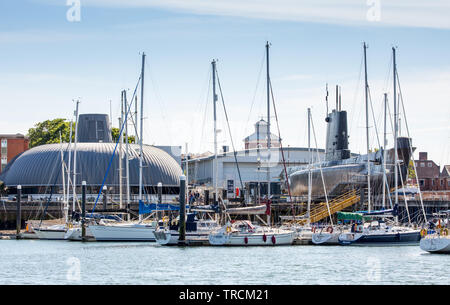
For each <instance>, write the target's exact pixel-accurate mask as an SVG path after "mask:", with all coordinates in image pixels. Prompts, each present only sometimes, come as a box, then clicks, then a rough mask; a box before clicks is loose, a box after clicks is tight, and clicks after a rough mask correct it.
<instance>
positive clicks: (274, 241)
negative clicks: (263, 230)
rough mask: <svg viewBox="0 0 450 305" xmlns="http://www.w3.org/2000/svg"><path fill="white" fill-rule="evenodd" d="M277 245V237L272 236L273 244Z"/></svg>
mask: <svg viewBox="0 0 450 305" xmlns="http://www.w3.org/2000/svg"><path fill="white" fill-rule="evenodd" d="M276 243H277V239H276V238H275V235H272V244H274V245H275V244H276Z"/></svg>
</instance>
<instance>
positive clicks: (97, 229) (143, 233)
mask: <svg viewBox="0 0 450 305" xmlns="http://www.w3.org/2000/svg"><path fill="white" fill-rule="evenodd" d="M88 229H89V230H90V233H91V234H92V236H93V237H94V238H95V240H96V241H155V235H154V232H155V229H156V221H152V222H149V223H145V222H122V223H117V222H114V223H111V222H109V221H105V220H101V221H100V222H99V224H93V225H89V226H88Z"/></svg>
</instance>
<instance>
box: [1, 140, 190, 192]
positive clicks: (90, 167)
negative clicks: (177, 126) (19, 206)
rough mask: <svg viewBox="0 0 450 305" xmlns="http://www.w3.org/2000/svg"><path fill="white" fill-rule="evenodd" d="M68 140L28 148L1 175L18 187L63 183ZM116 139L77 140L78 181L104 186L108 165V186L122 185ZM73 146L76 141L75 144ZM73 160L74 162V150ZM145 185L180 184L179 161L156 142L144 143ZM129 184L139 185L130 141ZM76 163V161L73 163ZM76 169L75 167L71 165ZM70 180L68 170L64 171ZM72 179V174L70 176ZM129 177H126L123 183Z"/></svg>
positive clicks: (135, 154)
mask: <svg viewBox="0 0 450 305" xmlns="http://www.w3.org/2000/svg"><path fill="white" fill-rule="evenodd" d="M68 146H69V144H67V143H63V144H47V145H42V146H37V147H34V148H32V149H30V150H28V151H25V152H24V153H22V154H21V155H19V156H17V157H16V158H15V159H14V160H12V161H11V162H10V163H9V164H8V165H7V167H6V168H5V170H4V171H3V172H2V174H1V176H0V180H2V181H4V183H5V185H6V186H10V187H15V186H17V185H22V186H24V187H47V186H57V187H61V186H62V181H63V179H62V164H61V157H62V156H61V154H62V155H63V159H64V162H65V164H68V160H69V149H68ZM115 146H116V144H115V143H77V148H76V149H77V160H76V161H77V162H76V163H77V168H76V173H77V178H76V179H77V181H76V182H77V185H81V181H83V180H84V181H86V183H87V185H88V186H101V185H102V182H103V179H104V177H105V174H106V171H107V169H108V166H109V165H110V163H111V165H110V169H109V171H108V174H107V176H106V180H105V185H106V186H108V187H109V186H118V185H119V156H118V152H119V151H118V150H119V147H118V146H117V150H116V152H115V154H114V157H113V158H112V160H111V157H112V156H113V153H114V148H115ZM72 148H73V144H72ZM122 150H123V154H122V156H123V159H122V162H123V163H122V168H123V177H125V176H126V172H125V145H123V146H122ZM71 154H72V157H71V159H72V164H73V151H72V152H71ZM143 154H144V158H143V185H144V186H156V185H157V184H158V183H159V182H161V183H162V184H163V186H165V187H166V186H169V187H170V186H173V187H177V186H179V177H180V175H181V174H182V170H181V167H180V165H179V164H178V162H177V161H176V160H175V159H174V158H172V157H171V156H170V155H169V154H168V153H167V152H165V151H163V150H162V149H159V148H156V147H154V146H149V145H144V146H143ZM129 160H130V161H129V171H130V186H132V187H136V186H139V145H137V144H130V145H129ZM72 167H73V165H72ZM72 171H73V169H72ZM71 176H72V174H71ZM65 179H66V184H67V173H66V171H65ZM71 179H72V178H71ZM125 183H126V180H125V178H124V180H123V184H124V185H125Z"/></svg>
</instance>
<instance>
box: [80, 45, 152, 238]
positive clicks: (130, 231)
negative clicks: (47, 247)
mask: <svg viewBox="0 0 450 305" xmlns="http://www.w3.org/2000/svg"><path fill="white" fill-rule="evenodd" d="M144 67H145V53H143V54H142V66H141V78H140V80H141V109H140V110H141V111H140V122H141V123H140V125H141V126H140V136H139V202H140V203H141V202H143V201H142V199H143V198H142V191H143V186H142V168H143V164H142V162H143V149H142V145H143V140H142V139H143V113H144V111H143V104H144V71H145V69H144ZM133 98H134V97H133ZM133 98H132V99H131V100H132V101H133ZM122 102H123V103H122V107H123V106H124V105H125V107H123V108H125V111H126V113H125V118H124V119H123V120H121V124H122V126H121V131H122V129H123V128H124V126H125V128H127V125H128V123H127V117H128V113H129V111H130V109H131V104H132V102H131V104H130V105H129V104H128V102H127V99H126V91H122ZM123 108H122V109H123ZM122 116H123V111H122ZM127 134H128V133H127ZM122 139H123V138H122V134H120V135H119V140H118V141H119V143H122ZM126 145H127V150H126V151H127V153H128V141H127V143H126ZM119 159H120V160H119V162H120V168H121V164H122V158H119ZM126 159H127V160H126V162H127V164H126V165H127V166H126V168H127V169H128V155H127V156H126ZM119 172H120V173H119V174H120V190H121V189H122V187H121V185H122V171H121V170H120V171H119ZM127 172H128V170H127ZM128 179H129V176H128V175H127V181H128ZM129 194H130V192H129V183H127V197H128V200H129ZM120 198H122V192H121V191H120ZM156 227H157V222H156V221H150V222H145V221H143V220H142V215H141V214H140V215H139V221H126V222H125V221H124V222H109V221H105V220H100V221H99V222H98V223H97V224H93V225H89V229H90V231H91V233H92V236H93V237H94V238H95V240H97V241H150V242H151V241H153V242H154V241H155V240H156V239H155V235H154V232H155V229H156Z"/></svg>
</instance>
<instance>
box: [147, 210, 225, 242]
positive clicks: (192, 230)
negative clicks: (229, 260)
mask: <svg viewBox="0 0 450 305" xmlns="http://www.w3.org/2000/svg"><path fill="white" fill-rule="evenodd" d="M179 219H180V217H179V216H178V217H177V218H176V219H175V220H174V221H173V222H171V223H170V222H165V223H163V225H162V226H160V227H159V228H158V229H157V230H156V231H155V233H154V234H155V238H156V241H157V242H158V243H159V244H160V245H165V246H175V245H178V239H179V237H180V232H179ZM218 228H220V226H219V224H218V223H217V222H216V221H214V220H210V219H198V218H197V216H196V214H195V213H187V214H186V234H185V241H186V243H187V244H190V245H205V244H207V243H208V237H209V234H210V233H211V231H213V230H217V229H218Z"/></svg>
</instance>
